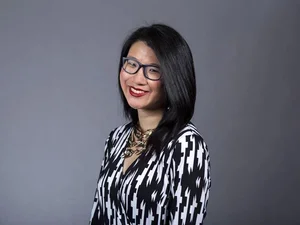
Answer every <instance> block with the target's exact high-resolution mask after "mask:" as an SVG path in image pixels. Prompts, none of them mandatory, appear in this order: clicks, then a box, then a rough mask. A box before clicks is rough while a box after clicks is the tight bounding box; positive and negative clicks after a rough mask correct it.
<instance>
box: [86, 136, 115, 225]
mask: <svg viewBox="0 0 300 225" xmlns="http://www.w3.org/2000/svg"><path fill="white" fill-rule="evenodd" d="M113 132H114V131H112V132H111V133H110V134H109V136H108V138H107V139H106V141H105V145H104V157H103V160H102V164H101V167H100V173H101V171H102V169H103V167H104V166H105V165H106V162H107V159H108V157H109V150H110V148H111V138H112V135H113ZM100 173H99V177H100ZM98 180H99V178H98ZM97 183H98V181H97ZM98 213H99V199H98V189H97V188H96V191H95V195H94V202H93V207H92V212H91V216H90V220H89V224H90V225H93V224H98V222H99V221H98V216H99V215H98Z"/></svg>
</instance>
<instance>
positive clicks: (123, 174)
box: [121, 126, 142, 177]
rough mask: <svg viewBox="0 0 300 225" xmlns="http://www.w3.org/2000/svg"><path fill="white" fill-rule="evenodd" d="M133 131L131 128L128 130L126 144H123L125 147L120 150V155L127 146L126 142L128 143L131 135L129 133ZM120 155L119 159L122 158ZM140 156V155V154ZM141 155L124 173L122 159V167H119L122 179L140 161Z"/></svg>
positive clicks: (123, 160) (123, 159)
mask: <svg viewBox="0 0 300 225" xmlns="http://www.w3.org/2000/svg"><path fill="white" fill-rule="evenodd" d="M132 131H133V126H131V128H130V130H129V133H128V134H127V137H126V143H125V146H124V147H123V148H122V154H123V152H124V151H125V149H126V147H127V144H128V141H129V138H130V135H131V132H132ZM122 154H121V157H122ZM141 155H142V154H141ZM141 155H139V156H138V157H137V158H136V159H135V160H134V161H133V162H132V163H131V164H130V165H129V166H128V167H127V169H126V170H125V172H124V163H125V158H124V157H122V167H121V174H122V177H125V176H126V175H127V174H128V173H129V171H130V170H131V169H132V167H134V166H135V165H136V164H137V163H138V161H139V160H140V157H141Z"/></svg>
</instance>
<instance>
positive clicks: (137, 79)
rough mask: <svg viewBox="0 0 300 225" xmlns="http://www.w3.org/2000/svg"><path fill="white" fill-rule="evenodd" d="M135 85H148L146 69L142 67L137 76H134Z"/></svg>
mask: <svg viewBox="0 0 300 225" xmlns="http://www.w3.org/2000/svg"><path fill="white" fill-rule="evenodd" d="M133 81H134V83H136V84H138V85H145V84H147V79H146V77H145V76H144V69H143V68H142V67H141V68H140V69H139V70H138V71H137V72H136V74H135V75H134V76H133Z"/></svg>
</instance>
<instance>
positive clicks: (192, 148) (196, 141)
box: [172, 122, 208, 156]
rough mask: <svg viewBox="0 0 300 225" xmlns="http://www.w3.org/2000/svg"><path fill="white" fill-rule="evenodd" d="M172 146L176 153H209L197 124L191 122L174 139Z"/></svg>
mask: <svg viewBox="0 0 300 225" xmlns="http://www.w3.org/2000/svg"><path fill="white" fill-rule="evenodd" d="M172 147H173V150H174V154H175V155H181V156H182V154H187V153H188V152H190V153H193V152H201V153H204V154H208V149H207V145H206V143H205V141H204V139H203V137H202V135H201V134H200V132H199V131H198V129H197V128H196V126H195V125H194V124H193V123H191V122H189V123H188V124H187V125H186V126H185V127H184V128H183V129H181V131H180V132H178V134H177V135H176V137H174V138H173V140H172Z"/></svg>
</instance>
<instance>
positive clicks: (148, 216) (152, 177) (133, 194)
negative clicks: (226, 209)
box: [90, 123, 211, 225]
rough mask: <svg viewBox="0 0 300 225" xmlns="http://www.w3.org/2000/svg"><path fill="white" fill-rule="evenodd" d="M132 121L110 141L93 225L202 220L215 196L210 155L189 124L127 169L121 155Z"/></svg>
mask: <svg viewBox="0 0 300 225" xmlns="http://www.w3.org/2000/svg"><path fill="white" fill-rule="evenodd" d="M131 131H132V125H131V123H129V124H127V125H123V126H120V127H118V128H116V129H115V130H114V131H112V132H111V133H110V135H109V137H108V139H107V140H106V143H105V152H104V159H103V162H102V165H101V170H100V176H99V179H98V183H97V188H96V193H95V199H94V204H93V207H92V213H91V218H90V224H92V225H95V224H114V225H119V224H120V225H121V224H122V225H123V224H124V225H125V224H126V225H148V224H153V225H154V224H155V225H161V224H176V225H177V224H180V225H182V224H185V225H188V224H193V225H195V224H202V223H203V219H204V217H205V215H206V207H207V201H208V197H209V188H210V185H211V179H210V158H209V152H208V150H207V146H206V144H205V143H204V141H203V139H202V137H201V136H200V134H199V133H198V131H197V129H196V128H195V126H194V125H193V124H192V123H189V124H188V125H187V126H186V127H185V128H184V129H183V130H182V131H181V132H180V133H179V134H178V137H176V138H174V140H173V141H171V142H170V143H169V144H168V146H167V149H164V151H162V152H161V153H160V155H159V156H155V155H153V156H152V158H151V159H150V160H149V161H148V162H146V163H145V162H144V161H143V160H139V158H138V159H137V160H136V161H134V162H133V163H132V164H131V165H130V166H129V168H128V169H127V170H126V172H125V174H123V161H124V159H123V158H122V157H121V155H122V152H123V151H124V149H125V146H126V144H127V141H128V138H129V136H130V132H131Z"/></svg>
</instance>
